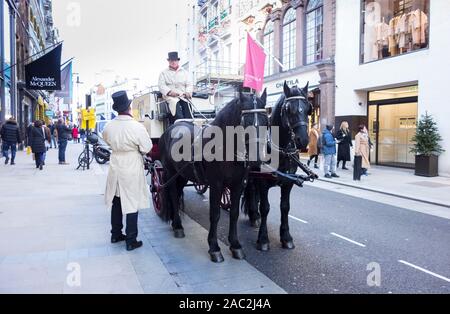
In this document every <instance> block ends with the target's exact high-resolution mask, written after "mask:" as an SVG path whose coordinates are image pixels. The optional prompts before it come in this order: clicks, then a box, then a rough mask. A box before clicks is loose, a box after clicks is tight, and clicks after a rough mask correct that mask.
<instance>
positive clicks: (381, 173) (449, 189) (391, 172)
mask: <svg viewBox="0 0 450 314" xmlns="http://www.w3.org/2000/svg"><path fill="white" fill-rule="evenodd" d="M303 161H304V162H306V161H307V160H303ZM347 168H349V169H350V170H347V171H344V170H342V169H338V171H337V173H338V175H339V176H340V178H338V179H326V178H324V175H323V170H322V169H321V170H318V169H316V173H317V174H319V175H320V179H319V180H320V181H321V182H326V183H327V184H330V183H331V184H337V185H341V186H347V187H352V188H357V189H362V190H365V191H370V192H376V193H381V194H384V195H390V196H396V197H401V198H405V199H408V200H414V201H419V202H422V203H427V204H430V205H437V206H442V207H447V208H450V178H447V177H436V178H426V177H418V176H415V175H414V170H410V169H400V168H390V167H381V166H372V169H371V170H370V171H369V173H370V175H369V176H362V178H361V181H353V167H352V165H351V164H350V163H349V164H348V165H347Z"/></svg>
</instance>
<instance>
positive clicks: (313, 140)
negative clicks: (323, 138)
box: [308, 123, 320, 169]
mask: <svg viewBox="0 0 450 314" xmlns="http://www.w3.org/2000/svg"><path fill="white" fill-rule="evenodd" d="M319 139H320V130H319V124H318V123H314V124H313V127H312V129H311V131H310V132H309V148H308V154H309V161H308V167H309V166H310V165H311V161H313V160H314V168H315V169H319V165H318V163H319V153H320V151H319V146H318V145H319Z"/></svg>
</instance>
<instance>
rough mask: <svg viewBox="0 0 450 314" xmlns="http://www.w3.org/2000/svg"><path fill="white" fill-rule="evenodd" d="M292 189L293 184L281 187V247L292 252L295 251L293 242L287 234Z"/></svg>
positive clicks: (288, 233)
mask: <svg viewBox="0 0 450 314" xmlns="http://www.w3.org/2000/svg"><path fill="white" fill-rule="evenodd" d="M292 188H293V184H283V185H282V186H281V205H280V209H281V227H280V236H281V245H282V246H283V249H287V250H293V249H295V245H294V240H293V239H292V236H291V234H290V232H289V211H290V209H291V204H290V195H291V191H292Z"/></svg>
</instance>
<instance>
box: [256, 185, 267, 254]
mask: <svg viewBox="0 0 450 314" xmlns="http://www.w3.org/2000/svg"><path fill="white" fill-rule="evenodd" d="M259 197H260V205H259V206H260V212H261V227H260V228H259V234H258V242H257V245H256V249H257V250H258V251H263V252H267V251H269V250H270V241H269V235H268V231H267V216H269V211H270V203H269V188H268V187H267V186H266V185H265V184H264V183H262V184H261V186H260V193H259Z"/></svg>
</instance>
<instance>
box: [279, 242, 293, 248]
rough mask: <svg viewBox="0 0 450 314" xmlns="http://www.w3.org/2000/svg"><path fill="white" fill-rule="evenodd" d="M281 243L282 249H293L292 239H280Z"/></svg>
mask: <svg viewBox="0 0 450 314" xmlns="http://www.w3.org/2000/svg"><path fill="white" fill-rule="evenodd" d="M281 244H282V247H283V249H285V250H293V249H295V245H294V242H292V241H282V242H281Z"/></svg>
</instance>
